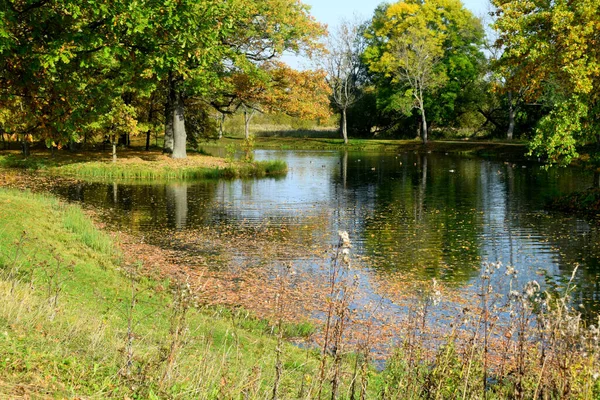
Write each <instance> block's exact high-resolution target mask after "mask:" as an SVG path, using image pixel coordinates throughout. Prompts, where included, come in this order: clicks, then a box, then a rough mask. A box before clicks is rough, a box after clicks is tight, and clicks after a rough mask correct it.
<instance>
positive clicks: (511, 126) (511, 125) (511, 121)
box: [506, 92, 516, 140]
mask: <svg viewBox="0 0 600 400" xmlns="http://www.w3.org/2000/svg"><path fill="white" fill-rule="evenodd" d="M515 114H516V110H515V107H513V101H512V92H508V131H507V132H506V138H507V139H508V140H512V139H513V133H514V131H515Z"/></svg>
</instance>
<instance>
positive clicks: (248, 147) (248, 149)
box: [242, 135, 256, 163]
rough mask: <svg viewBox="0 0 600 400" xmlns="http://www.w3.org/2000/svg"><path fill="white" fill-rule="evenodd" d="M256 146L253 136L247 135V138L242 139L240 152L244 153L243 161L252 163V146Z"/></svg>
mask: <svg viewBox="0 0 600 400" xmlns="http://www.w3.org/2000/svg"><path fill="white" fill-rule="evenodd" d="M255 144H256V138H255V137H254V135H248V137H247V138H245V139H244V142H243V143H242V151H243V152H244V161H245V162H248V163H249V162H252V161H254V146H255Z"/></svg>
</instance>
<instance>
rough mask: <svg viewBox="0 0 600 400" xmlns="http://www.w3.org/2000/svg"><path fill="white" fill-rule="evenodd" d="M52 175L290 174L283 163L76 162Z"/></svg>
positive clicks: (170, 177) (167, 177)
mask: <svg viewBox="0 0 600 400" xmlns="http://www.w3.org/2000/svg"><path fill="white" fill-rule="evenodd" d="M50 173H52V174H57V175H64V176H73V177H78V178H107V179H144V180H154V179H161V180H196V179H219V178H229V179H231V178H254V177H257V178H260V177H265V176H281V175H285V174H286V173H287V165H286V164H285V162H283V161H278V160H275V161H256V162H252V163H230V164H229V165H227V166H225V167H222V168H221V167H214V168H207V167H197V166H189V167H188V166H184V167H171V166H165V165H160V164H157V165H152V164H151V163H144V164H119V163H116V164H113V163H110V162H85V163H74V164H68V165H64V166H60V167H54V168H52V169H50Z"/></svg>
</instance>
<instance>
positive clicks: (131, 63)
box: [0, 0, 323, 158]
mask: <svg viewBox="0 0 600 400" xmlns="http://www.w3.org/2000/svg"><path fill="white" fill-rule="evenodd" d="M5 3H6V7H4V8H2V10H0V54H1V57H0V105H2V107H3V108H4V109H5V110H14V111H15V112H16V111H17V110H26V112H25V113H24V114H25V115H27V119H26V120H19V121H18V123H12V119H11V118H7V119H6V121H8V122H6V123H3V126H2V127H1V128H2V129H3V130H5V131H10V132H12V133H18V134H20V135H22V136H26V135H28V134H31V133H34V134H36V135H37V136H38V137H41V138H44V139H48V141H49V142H56V141H57V140H59V138H60V140H64V141H72V140H77V139H79V138H80V137H84V136H85V132H84V130H83V127H85V126H87V125H89V124H92V123H94V122H95V121H96V122H99V123H101V121H100V119H101V117H102V116H103V115H106V114H110V113H111V112H112V111H113V110H112V108H111V107H113V106H114V105H115V104H117V103H118V101H117V100H119V99H122V100H123V101H124V102H125V105H126V106H129V105H130V104H131V103H132V102H133V101H135V99H136V98H148V97H150V96H151V95H152V94H154V95H155V98H158V99H160V98H163V99H165V101H164V103H165V104H164V114H165V118H164V121H163V122H164V125H165V143H166V149H167V150H168V151H171V152H172V156H173V157H174V158H183V157H185V156H186V140H187V134H186V129H185V125H186V124H185V112H186V111H185V106H186V104H185V103H186V101H188V102H189V101H192V102H194V104H197V103H195V102H196V100H197V99H198V98H203V99H204V98H207V97H210V93H211V92H213V91H217V90H219V88H220V87H221V86H222V85H223V84H224V83H223V82H224V77H226V76H228V75H231V74H232V73H238V72H240V71H241V72H244V71H248V70H252V69H253V68H255V65H256V64H257V63H260V62H262V61H265V60H270V59H273V58H275V57H277V56H278V55H280V54H282V53H283V52H284V51H288V50H289V51H296V52H300V51H303V52H310V51H311V50H312V49H314V48H316V47H318V44H317V38H318V37H319V35H320V34H321V33H322V31H323V29H322V27H321V25H319V24H318V23H316V22H315V21H314V20H313V19H312V18H311V17H310V15H309V14H308V7H307V6H305V5H303V4H302V3H301V2H299V1H296V0H226V1H220V0H219V1H218V0H206V1H196V0H180V1H167V2H142V3H140V2H137V1H133V0H124V1H120V2H117V3H115V2H113V1H108V0H98V1H93V2H90V1H89V0H65V1H57V0H42V1H35V2H34V1H28V0H8V1H6V2H5ZM151 103H152V102H151ZM151 106H152V105H151ZM118 114H119V112H118V111H115V114H114V115H118ZM143 114H144V113H140V114H139V115H143ZM13 115H21V113H13ZM152 118H154V113H153V115H152ZM170 137H172V138H173V140H172V145H170V143H171V141H170V140H169V138H170Z"/></svg>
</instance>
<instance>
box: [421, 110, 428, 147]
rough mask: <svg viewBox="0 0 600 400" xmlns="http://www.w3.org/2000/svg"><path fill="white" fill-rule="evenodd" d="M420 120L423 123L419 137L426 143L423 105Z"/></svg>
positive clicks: (425, 120)
mask: <svg viewBox="0 0 600 400" xmlns="http://www.w3.org/2000/svg"><path fill="white" fill-rule="evenodd" d="M421 120H422V123H423V127H422V132H421V139H422V140H423V144H427V119H426V118H425V107H423V106H421Z"/></svg>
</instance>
